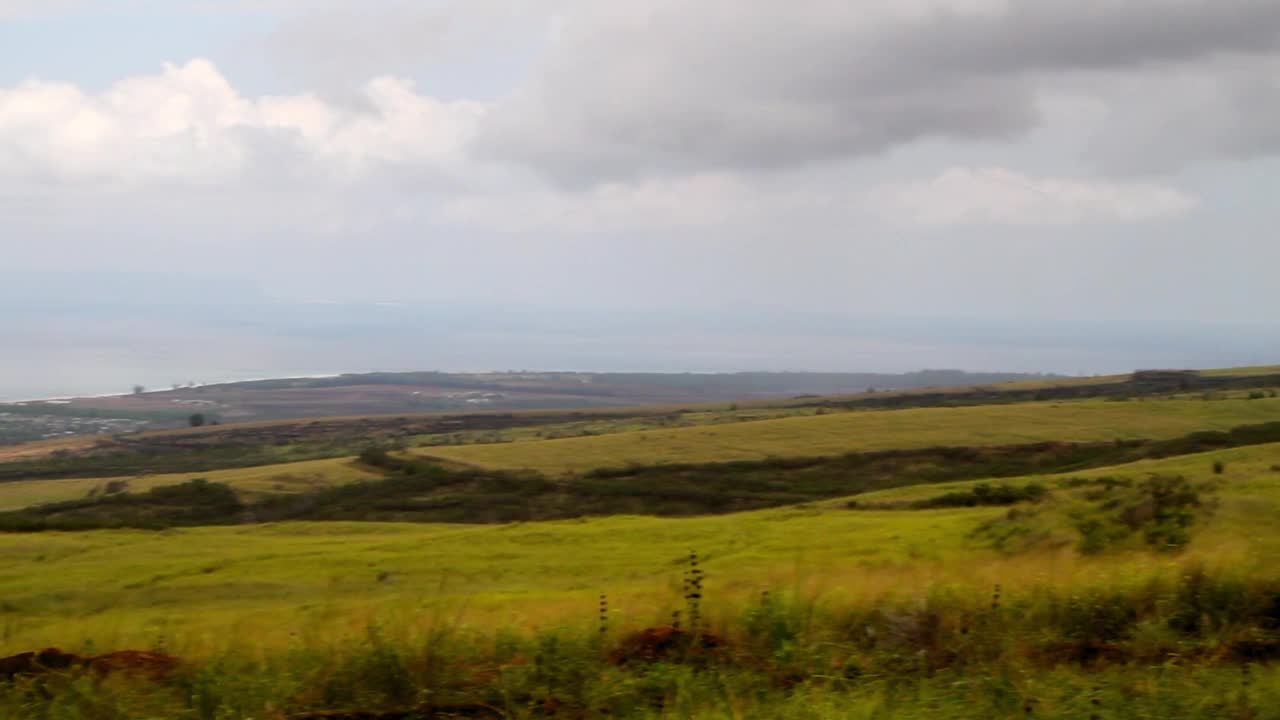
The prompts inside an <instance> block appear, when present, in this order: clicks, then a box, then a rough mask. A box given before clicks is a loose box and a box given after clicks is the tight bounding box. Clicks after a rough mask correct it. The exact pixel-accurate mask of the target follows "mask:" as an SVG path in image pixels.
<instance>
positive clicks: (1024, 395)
mask: <svg viewBox="0 0 1280 720" xmlns="http://www.w3.org/2000/svg"><path fill="white" fill-rule="evenodd" d="M1277 386H1280V373H1277V374H1270V375H1202V374H1200V373H1198V372H1196V371H1194V370H1186V371H1183V370H1140V371H1138V372H1135V373H1133V375H1132V376H1131V377H1130V378H1129V379H1127V380H1123V381H1121V382H1102V383H1090V384H1079V385H1050V386H1046V387H1041V388H1001V387H975V388H963V389H956V390H950V391H939V392H913V393H897V392H892V393H870V394H866V395H860V396H858V397H853V398H843V399H842V398H815V399H813V400H811V401H808V402H805V403H802V404H800V405H799V407H829V408H844V409H851V410H852V409H877V410H901V409H904V408H924V407H964V406H970V405H1002V404H1007V403H1018V402H1034V401H1050V400H1086V399H1090V398H1106V399H1111V400H1131V399H1135V398H1143V397H1152V396H1158V395H1168V394H1171V393H1187V392H1202V393H1213V392H1222V391H1226V390H1250V389H1259V388H1274V387H1277Z"/></svg>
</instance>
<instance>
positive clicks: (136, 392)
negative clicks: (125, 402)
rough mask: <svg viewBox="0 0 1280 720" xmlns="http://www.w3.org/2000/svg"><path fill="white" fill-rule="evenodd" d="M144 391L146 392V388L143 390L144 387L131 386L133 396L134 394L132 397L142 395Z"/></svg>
mask: <svg viewBox="0 0 1280 720" xmlns="http://www.w3.org/2000/svg"><path fill="white" fill-rule="evenodd" d="M146 391H147V389H146V388H144V387H142V386H141V385H134V386H133V394H134V395H141V394H142V393H144V392H146Z"/></svg>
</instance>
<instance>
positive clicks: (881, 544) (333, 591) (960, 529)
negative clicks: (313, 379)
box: [0, 444, 1280, 652]
mask: <svg viewBox="0 0 1280 720" xmlns="http://www.w3.org/2000/svg"><path fill="white" fill-rule="evenodd" d="M1215 462H1221V463H1223V465H1224V472H1223V473H1222V474H1215V473H1214V472H1213V465H1214V463H1215ZM1277 465H1280V444H1275V445H1264V446H1256V447H1249V448H1238V449H1233V450H1226V451H1220V452H1214V453H1201V454H1197V455H1192V456H1185V457H1178V458H1170V459H1167V460H1159V461H1143V462H1138V463H1132V464H1130V465H1125V466H1119V467H1115V468H1104V469H1099V470H1094V471H1088V472H1083V473H1073V474H1070V476H1072V477H1088V478H1095V477H1103V476H1111V477H1121V478H1123V477H1129V478H1137V479H1141V478H1145V477H1147V476H1149V475H1150V474H1153V473H1165V474H1168V473H1178V474H1183V475H1185V476H1187V477H1188V478H1189V479H1193V480H1196V481H1209V480H1212V481H1214V482H1216V483H1218V484H1220V485H1221V490H1220V491H1219V492H1218V493H1216V501H1217V508H1216V509H1215V511H1214V513H1213V514H1212V515H1211V516H1210V517H1209V518H1208V519H1207V520H1206V521H1205V522H1204V524H1203V526H1202V527H1199V528H1197V531H1196V532H1197V534H1196V540H1195V542H1194V543H1193V544H1192V545H1191V548H1190V550H1188V551H1187V552H1186V553H1184V554H1182V555H1179V556H1176V557H1174V556H1165V555H1150V554H1148V553H1145V552H1125V553H1121V554H1118V555H1115V556H1107V557H1104V558H1080V557H1078V556H1077V554H1076V553H1075V552H1073V550H1072V549H1071V547H1070V546H1069V545H1067V544H1065V543H1054V542H1051V543H1047V544H1046V545H1045V546H1044V547H1040V548H1036V549H1035V550H1034V551H1033V552H1029V553H1026V554H1014V555H1009V554H1003V553H1000V552H997V551H995V550H993V549H991V548H989V547H987V546H986V544H985V543H984V541H983V540H982V539H981V538H980V537H975V536H974V535H973V530H974V529H975V528H976V527H978V526H979V525H980V524H982V523H984V522H986V521H989V520H992V519H994V518H997V517H1000V516H1002V515H1004V514H1005V513H1006V509H1005V508H962V509H944V510H926V511H865V510H848V509H846V508H844V507H843V503H842V502H830V503H822V504H820V505H818V506H812V507H797V508H782V509H777V510H770V511H763V512H754V513H744V514H738V515H727V516H719V517H702V518H692V519H657V518H640V517H610V518H598V519H587V520H579V521H564V522H550V523H517V524H514V525H501V526H456V525H411V524H373V523H370V524H360V523H294V524H281V525H267V526H241V527H230V528H196V529H182V530H168V531H163V532H142V531H95V532H84V533H47V534H38V535H21V534H18V535H13V534H10V535H0V558H3V559H4V563H3V568H4V569H3V571H2V572H0V597H2V598H4V600H3V603H2V604H0V627H2V628H3V632H2V635H0V638H2V641H3V642H2V643H0V650H14V651H16V650H19V649H22V648H28V647H33V646H41V645H60V646H72V647H75V646H78V645H80V644H83V643H85V642H88V641H90V640H93V641H94V642H98V643H101V642H104V641H110V642H113V643H115V644H125V645H137V644H146V643H150V642H152V641H154V640H155V639H156V638H157V637H159V636H162V635H164V636H168V640H167V641H168V642H169V643H178V644H179V645H180V646H182V647H184V648H188V649H190V650H192V651H196V652H201V651H206V650H208V649H209V647H208V645H209V643H211V642H212V643H213V644H214V645H216V644H217V643H218V642H219V640H218V638H223V637H225V633H227V632H228V631H230V630H232V629H235V630H236V632H238V633H244V632H251V633H252V634H253V636H254V637H255V638H258V639H259V640H260V641H261V642H263V643H265V644H271V643H281V642H286V641H287V638H288V637H289V636H290V634H292V633H296V632H300V631H303V630H306V629H308V628H309V627H310V625H311V624H312V623H315V622H323V623H332V622H333V619H334V618H342V621H341V623H340V624H341V625H342V626H343V627H347V628H349V627H352V626H359V625H360V624H361V623H363V622H365V621H367V620H368V618H369V617H371V616H372V615H374V614H376V613H377V612H381V611H384V610H385V611H389V612H393V613H410V614H413V613H421V614H420V616H419V618H418V619H419V620H425V619H428V618H430V617H431V616H432V614H433V613H435V612H446V613H455V612H456V613H459V614H460V615H461V616H464V617H466V618H469V619H470V620H471V621H475V622H482V621H485V622H487V621H492V620H493V619H494V618H497V617H504V618H508V619H509V620H511V621H513V622H515V623H517V624H520V625H528V624H536V623H538V622H552V623H554V622H571V621H573V620H574V618H578V619H585V618H589V617H590V614H591V607H592V604H593V600H594V598H595V597H596V594H597V593H599V592H608V593H609V594H610V595H611V596H613V597H615V598H616V602H617V611H618V612H619V613H622V614H623V615H624V616H625V617H627V618H628V619H629V620H631V621H633V622H636V623H645V622H652V621H653V620H654V619H655V618H656V617H660V616H661V613H662V611H663V610H664V608H666V607H667V606H669V605H670V604H671V602H672V601H673V599H675V598H677V597H678V593H677V590H678V581H679V576H680V563H681V560H682V558H683V557H684V556H685V554H686V553H687V552H688V550H689V549H690V548H695V549H697V550H699V551H700V552H701V553H703V554H704V555H705V557H706V568H707V571H708V573H709V575H710V594H711V595H712V596H720V597H723V598H724V599H726V600H730V599H732V600H734V601H735V602H736V601H737V600H738V599H741V598H742V597H745V596H751V595H753V594H755V593H757V592H759V591H760V590H762V589H769V588H778V587H788V588H790V587H796V586H797V585H800V586H804V587H807V588H812V589H814V590H815V591H816V590H821V592H822V593H824V594H828V595H836V596H847V597H867V596H875V595H878V594H882V593H907V594H910V593H915V592H924V591H925V590H926V589H927V588H928V587H931V586H934V585H937V584H939V583H943V584H952V585H960V586H966V587H969V588H970V589H971V590H975V589H976V590H980V589H982V588H985V587H990V586H991V585H993V584H995V583H1004V584H1006V585H1010V586H1020V585H1021V586H1030V585H1045V584H1049V585H1061V584H1070V583H1071V582H1073V581H1075V580H1078V579H1079V578H1081V577H1089V578H1093V579H1098V578H1099V577H1103V576H1115V577H1121V576H1125V575H1127V574H1131V573H1134V572H1138V573H1140V574H1141V573H1148V572H1150V571H1152V570H1153V569H1154V570H1159V569H1160V568H1168V567H1172V566H1174V565H1181V564H1187V563H1194V562H1209V563H1212V564H1223V563H1226V564H1230V565H1236V566H1238V565H1241V564H1243V565H1259V566H1260V565H1261V564H1262V563H1263V562H1264V561H1265V558H1267V557H1271V556H1273V554H1274V553H1275V552H1278V551H1280V533H1276V532H1275V529H1274V518H1275V517H1277V516H1280V471H1276V470H1274V469H1273V468H1274V467H1276V466H1277ZM1061 477H1067V476H1065V475H1064V476H1061ZM1033 479H1034V480H1038V481H1040V482H1045V483H1048V484H1050V485H1052V484H1053V482H1054V481H1055V480H1056V479H1058V476H1047V477H1038V478H1024V479H1014V480H1009V481H1006V482H1010V483H1012V484H1016V483H1019V482H1029V481H1031V480H1033ZM973 484H974V483H953V484H949V485H942V486H929V487H927V488H920V487H917V488H903V489H898V490H892V491H884V492H880V493H869V494H867V495H864V496H861V497H860V500H872V501H875V500H884V501H888V500H902V499H912V498H919V497H926V496H931V495H935V494H938V493H940V492H943V491H946V490H949V489H955V488H958V487H967V486H972V485H973ZM1052 510H1053V507H1052V505H1050V510H1049V512H1046V513H1045V515H1044V517H1042V518H1040V519H1039V520H1037V522H1040V523H1042V524H1045V525H1046V526H1047V527H1050V528H1056V529H1057V530H1058V531H1061V532H1066V531H1065V530H1064V529H1063V526H1062V522H1061V520H1062V518H1061V516H1060V515H1055V514H1054V512H1053V511H1052ZM569 558H571V560H569ZM52 568H56V569H57V572H49V570H50V569H52ZM85 588H92V590H91V591H86V590H85ZM312 629H314V628H312Z"/></svg>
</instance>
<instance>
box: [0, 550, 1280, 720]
mask: <svg viewBox="0 0 1280 720" xmlns="http://www.w3.org/2000/svg"><path fill="white" fill-rule="evenodd" d="M694 567H696V566H694ZM682 601H683V603H684V605H685V612H686V613H688V612H689V610H688V606H689V603H691V602H696V603H697V605H698V610H697V611H696V612H697V614H698V615H699V616H700V618H701V619H700V620H699V625H700V626H701V629H700V630H697V631H696V632H697V637H705V638H714V641H713V642H712V641H700V644H697V645H694V646H685V647H683V648H675V646H656V645H647V646H646V645H644V644H643V643H645V642H647V641H646V640H645V639H646V638H652V637H656V632H657V631H658V630H661V629H662V628H661V627H657V628H655V627H650V628H648V629H644V628H643V625H644V623H642V622H637V619H636V618H632V619H631V620H630V621H629V622H628V623H626V624H615V623H610V624H609V625H608V626H607V627H606V628H605V630H604V632H601V627H602V626H601V625H599V624H598V623H597V622H596V619H595V618H593V617H592V616H593V615H594V614H595V612H596V610H597V608H595V607H593V606H592V604H591V603H584V606H583V607H582V608H581V620H580V621H578V622H576V623H566V624H561V625H554V626H548V627H542V628H537V629H530V628H522V627H517V626H502V625H498V626H474V625H469V624H467V623H465V622H463V621H460V620H459V618H457V617H453V616H450V615H448V614H434V615H428V616H426V617H418V618H414V619H413V620H412V621H409V622H405V620H406V618H404V617H395V616H382V617H369V618H366V619H365V620H364V622H362V623H360V624H359V625H357V626H355V627H353V628H352V631H351V632H349V633H348V634H346V635H344V636H342V637H337V638H334V637H328V638H321V637H319V636H312V635H309V634H305V633H304V634H300V635H298V636H296V637H295V638H293V640H292V641H291V642H290V643H289V644H288V645H286V646H281V647H274V648H263V647H259V646H256V645H255V644H254V643H253V642H252V639H251V638H243V639H241V640H240V641H227V642H224V644H223V645H222V647H220V648H218V649H216V651H214V652H211V653H209V654H207V655H205V656H204V657H199V658H192V659H190V660H189V662H188V663H187V664H186V665H185V666H184V668H183V669H182V670H180V671H179V673H178V674H177V675H176V676H174V677H171V678H168V679H166V680H161V681H151V680H147V679H144V678H139V677H129V676H125V675H120V676H108V677H106V678H98V677H96V676H92V675H89V674H81V673H76V672H67V673H51V674H47V675H42V676H38V677H19V678H16V679H15V680H13V681H12V682H3V681H0V716H3V717H6V718H14V719H15V720H27V719H31V720H34V719H36V718H40V719H41V720H46V719H52V718H59V719H63V718H65V719H68V720H70V719H76V718H85V719H88V718H94V719H98V718H171V719H174V720H186V719H188V718H189V719H191V720H226V719H230V718H283V717H290V716H303V715H304V714H306V713H317V712H322V711H323V712H336V711H343V712H355V711H360V712H364V713H367V714H366V715H361V716H359V717H364V718H369V717H379V715H378V714H380V713H401V714H398V715H394V717H400V718H406V717H424V718H425V717H494V718H497V717H509V718H535V717H572V718H588V717H611V718H658V717H669V718H676V717H693V718H700V717H708V718H710V717H751V718H757V717H782V718H786V717H797V718H799V717H825V718H862V717H869V718H870V717H957V718H958V717H983V718H991V717H1026V716H1033V717H1064V718H1075V717H1078V718H1090V717H1099V718H1102V717H1106V718H1129V717H1132V718H1139V717H1169V718H1174V717H1177V718H1200V717H1204V718H1210V717H1213V718H1222V717H1230V718H1265V717H1276V709H1277V708H1280V705H1277V704H1276V703H1277V702H1280V671H1278V670H1277V669H1275V668H1273V667H1272V666H1271V665H1269V664H1268V661H1270V660H1272V659H1275V658H1280V581H1277V580H1273V579H1264V578H1259V577H1256V576H1250V575H1246V574H1242V573H1238V572H1230V571H1218V570H1211V569H1209V568H1204V567H1195V566H1191V567H1187V568H1183V569H1182V572H1181V573H1179V574H1166V573H1160V572H1156V573H1151V574H1148V575H1147V576H1145V577H1141V578H1130V579H1128V580H1127V581H1123V582H1120V581H1115V582H1102V581H1099V582H1095V583H1091V584H1077V585H1074V586H1072V587H1069V588H1057V587H1052V586H1030V587H1020V588H1017V589H1015V590H1010V589H1008V588H1007V587H1000V588H987V589H985V590H980V589H978V588H976V587H972V586H971V587H968V588H960V587H955V586H947V585H936V586H933V587H930V588H928V590H927V591H926V592H924V593H921V594H912V595H909V596H903V595H899V594H894V593H884V594H882V595H881V596H878V597H873V598H868V599H864V600H861V601H856V602H850V601H847V600H839V599H829V598H827V597H825V596H823V595H822V594H820V593H811V592H805V591H803V590H798V589H792V588H783V589H771V590H769V591H768V592H764V593H758V594H756V595H755V597H754V598H753V599H750V600H741V601H736V602H730V601H721V600H719V599H718V598H717V597H716V596H715V595H714V594H708V595H707V596H706V597H700V598H690V597H688V596H686V597H685V598H683V599H682ZM689 619H690V618H689V617H688V615H686V620H689ZM686 627H688V625H686ZM670 631H671V629H670V628H667V632H670ZM685 635H686V636H687V637H694V635H693V632H692V631H686V633H685ZM637 638H639V639H637ZM180 644H181V643H179V645H180ZM166 648H168V646H166ZM641 649H643V650H645V652H643V653H642V652H640V650H641ZM406 713H416V714H406ZM350 717H356V716H355V715H351V716H350ZM386 717H393V715H390V714H388V715H386Z"/></svg>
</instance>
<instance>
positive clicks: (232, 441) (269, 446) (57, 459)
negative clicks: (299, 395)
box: [0, 411, 658, 482]
mask: <svg viewBox="0 0 1280 720" xmlns="http://www.w3.org/2000/svg"><path fill="white" fill-rule="evenodd" d="M656 415H658V413H655V412H653V411H646V412H636V411H631V412H624V413H610V412H599V411H592V412H581V411H557V412H548V413H521V414H514V413H472V414H458V415H430V416H416V417H414V416H387V417H366V418H358V419H341V418H336V419H335V418H330V419H317V420H307V421H298V422H285V423H270V424H262V425H243V426H236V425H220V426H218V427H216V428H210V429H208V430H204V431H201V432H174V433H162V434H144V435H137V436H130V435H121V436H117V437H113V438H110V439H104V440H102V441H100V443H99V445H98V446H97V447H94V448H92V449H89V450H85V451H79V452H61V453H54V454H52V455H50V456H47V457H41V458H37V459H32V460H20V461H12V462H5V463H0V482H13V481H18V480H46V479H56V478H76V477H104V476H108V475H138V474H143V473H146V474H157V473H185V472H209V471H212V470H226V469H232V468H240V467H256V466H258V465H273V464H276V463H283V462H298V461H303V460H323V459H325V458H334V457H343V456H349V455H355V454H357V453H358V452H360V450H361V449H363V448H366V447H369V446H370V444H377V443H384V444H390V443H396V442H399V441H403V440H405V439H406V438H410V437H413V436H416V435H430V434H436V433H455V432H464V431H473V430H481V431H485V430H506V429H510V428H515V427H532V426H539V425H553V424H562V423H573V422H584V421H592V420H624V419H628V418H633V417H648V416H656Z"/></svg>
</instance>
